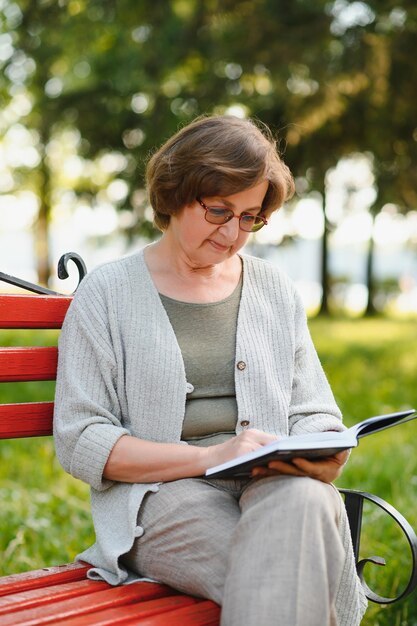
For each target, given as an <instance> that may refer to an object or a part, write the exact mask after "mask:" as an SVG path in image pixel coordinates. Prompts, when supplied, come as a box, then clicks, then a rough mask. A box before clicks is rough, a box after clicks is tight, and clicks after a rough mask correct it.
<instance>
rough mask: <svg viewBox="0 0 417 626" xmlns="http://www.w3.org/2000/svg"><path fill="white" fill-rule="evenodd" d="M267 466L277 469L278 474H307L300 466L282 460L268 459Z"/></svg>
mask: <svg viewBox="0 0 417 626" xmlns="http://www.w3.org/2000/svg"><path fill="white" fill-rule="evenodd" d="M268 468H269V469H272V470H276V471H278V472H279V473H280V474H288V475H290V476H306V475H307V474H306V473H305V471H304V470H303V469H301V468H298V467H295V466H294V465H292V464H291V463H285V462H284V461H270V462H269V463H268Z"/></svg>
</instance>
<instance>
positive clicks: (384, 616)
mask: <svg viewBox="0 0 417 626" xmlns="http://www.w3.org/2000/svg"><path fill="white" fill-rule="evenodd" d="M310 328H311V332H312V335H313V338H314V341H315V344H316V347H317V350H318V352H319V355H320V358H321V360H322V363H323V367H324V369H325V371H326V373H327V376H328V378H329V381H330V383H331V385H332V387H333V391H334V394H335V396H336V399H337V401H338V403H339V405H340V407H341V409H342V411H343V414H344V416H345V421H346V424H347V425H351V424H352V423H354V422H356V421H359V420H362V419H364V418H366V417H369V416H371V415H377V414H380V413H387V412H391V411H398V410H401V409H405V408H408V407H413V406H414V407H417V385H416V384H415V381H416V378H417V333H416V322H415V321H413V320H401V321H399V320H389V319H379V318H377V319H372V320H343V319H314V320H311V321H310ZM28 337H29V338H30V339H32V338H33V339H34V344H40V343H41V342H42V334H41V333H39V332H36V333H28V334H27V335H26V337H25V342H26V341H27V339H28ZM0 339H1V343H2V344H3V345H7V344H9V345H13V344H14V343H15V341H16V333H14V332H6V331H3V332H2V334H1V335H0ZM19 341H20V342H22V343H23V340H22V339H21V335H19ZM0 394H1V401H2V402H6V401H8V400H9V401H13V400H16V399H19V401H25V400H26V399H28V400H29V399H32V398H33V397H34V396H35V398H36V399H38V400H40V399H49V398H51V397H52V395H53V386H52V384H50V383H44V384H39V383H32V384H29V389H28V388H27V386H24V385H23V384H16V385H4V384H3V385H2V387H1V388H0ZM416 429H417V420H416V421H415V422H410V423H409V424H405V425H403V426H399V427H396V428H393V429H390V430H387V431H384V432H382V433H377V434H375V435H373V436H372V437H368V438H366V439H364V440H362V441H361V443H360V446H359V447H358V448H357V449H355V450H353V451H352V455H351V458H350V461H349V464H348V466H347V468H346V469H345V472H344V474H343V476H342V477H341V478H340V479H339V481H338V485H337V486H339V487H348V488H356V489H361V490H363V491H368V492H371V493H375V494H377V495H379V496H380V497H382V498H384V499H386V500H388V501H389V502H391V503H392V504H393V505H394V506H395V507H396V508H397V509H399V510H400V511H401V512H402V514H403V515H405V517H406V518H407V519H408V521H409V522H410V523H411V524H412V526H413V527H414V528H417V507H416V506H415V503H416V501H417V437H416V434H417V430H416ZM34 459H36V462H35V463H34ZM0 495H1V503H2V504H1V508H0V553H1V554H2V559H1V561H0V573H1V574H8V573H14V572H18V571H25V570H28V569H34V568H39V567H44V566H48V565H54V564H59V563H64V562H69V561H71V560H73V559H74V557H75V555H76V554H77V553H79V552H80V551H82V550H83V549H84V548H85V547H87V546H88V545H90V544H91V543H92V542H93V541H94V532H93V528H92V524H91V520H90V513H89V493H88V488H87V486H86V485H84V484H83V483H81V482H80V481H77V480H75V479H73V478H72V477H70V476H68V475H67V474H65V472H64V471H63V470H62V469H61V467H60V466H59V463H58V462H57V460H56V458H55V455H54V450H53V442H52V440H51V439H50V438H42V439H33V440H17V441H11V442H0ZM371 555H378V556H383V557H384V558H385V559H386V561H387V566H386V568H383V569H382V568H379V567H376V566H373V565H368V566H367V568H366V569H365V572H366V578H367V581H368V583H369V584H370V586H371V587H372V588H373V589H375V591H377V592H378V593H380V594H382V595H388V596H389V595H391V594H395V592H396V591H397V590H398V589H399V588H401V585H404V583H405V581H406V580H407V565H408V563H409V561H408V552H407V544H406V542H405V540H403V539H402V537H401V536H400V534H399V533H398V531H397V529H396V527H395V525H394V524H391V523H389V518H388V519H386V516H381V515H379V514H378V511H377V510H375V509H373V508H371V507H367V508H366V522H365V525H364V532H363V540H362V549H361V556H362V557H367V556H371ZM416 605H417V603H416V599H415V595H414V597H413V599H412V600H411V601H407V600H406V601H404V602H400V603H399V604H398V605H395V606H393V607H390V606H386V607H382V608H381V607H379V606H378V605H374V604H370V608H369V609H368V612H367V614H366V617H365V619H364V620H363V622H362V624H363V626H417V606H416Z"/></svg>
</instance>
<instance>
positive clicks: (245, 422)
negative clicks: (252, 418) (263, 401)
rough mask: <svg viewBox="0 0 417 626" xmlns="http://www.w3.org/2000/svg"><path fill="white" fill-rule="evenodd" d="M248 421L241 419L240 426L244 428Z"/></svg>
mask: <svg viewBox="0 0 417 626" xmlns="http://www.w3.org/2000/svg"><path fill="white" fill-rule="evenodd" d="M249 424H250V422H249V420H241V422H240V425H241V426H242V428H246V426H249Z"/></svg>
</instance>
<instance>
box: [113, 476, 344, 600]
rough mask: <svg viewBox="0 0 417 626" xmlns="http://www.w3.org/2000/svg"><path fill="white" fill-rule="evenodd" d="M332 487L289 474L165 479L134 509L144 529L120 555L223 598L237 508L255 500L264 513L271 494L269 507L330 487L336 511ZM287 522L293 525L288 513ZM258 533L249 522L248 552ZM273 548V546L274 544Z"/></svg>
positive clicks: (184, 586) (183, 586) (148, 571)
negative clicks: (258, 476)
mask: <svg viewBox="0 0 417 626" xmlns="http://www.w3.org/2000/svg"><path fill="white" fill-rule="evenodd" d="M306 486H307V487H308V489H306ZM332 491H333V487H330V486H329V485H324V484H323V483H317V481H312V480H311V479H307V480H305V479H301V480H300V479H299V478H295V479H294V478H292V477H279V478H264V479H258V480H252V481H248V480H241V481H239V480H236V481H235V480H221V479H217V480H213V479H212V480H206V479H199V478H196V479H195V478H190V479H183V480H178V481H173V482H169V483H164V484H162V485H160V487H159V491H158V492H157V493H150V494H148V495H147V496H146V498H145V500H144V502H143V504H142V506H141V509H140V511H139V514H138V525H140V526H141V527H142V528H144V531H145V532H144V534H143V535H142V536H141V537H140V538H139V539H137V540H136V541H135V543H134V546H133V548H132V550H131V551H130V552H129V553H128V554H127V555H124V556H123V557H122V559H121V560H122V562H123V563H124V564H125V565H126V566H127V567H129V568H130V569H132V570H133V571H136V572H138V573H140V574H141V575H143V576H146V577H149V578H153V579H155V580H158V581H160V582H164V583H166V584H169V585H171V586H173V587H175V588H176V589H179V590H181V591H185V592H187V593H191V594H193V595H197V596H202V597H207V598H210V599H212V600H215V601H216V602H218V603H219V604H222V599H223V590H224V585H225V580H226V575H227V568H228V563H229V556H230V552H231V547H232V541H234V542H235V543H236V534H238V533H239V529H238V523H239V521H241V517H242V510H241V509H242V508H243V510H245V509H246V508H250V507H252V508H253V509H255V508H256V506H258V505H259V507H260V509H261V512H260V516H261V518H262V510H265V507H266V505H267V500H268V499H269V500H272V501H271V503H270V504H271V507H272V508H271V510H274V508H276V507H279V508H280V509H281V507H283V508H285V509H286V510H288V507H287V504H288V502H287V501H288V498H291V499H295V500H297V498H298V496H297V493H299V494H300V497H301V498H302V499H304V498H306V497H307V495H306V494H307V492H310V493H312V494H313V495H312V498H311V499H312V502H313V506H314V501H315V499H318V500H322V497H323V494H324V493H326V492H328V493H329V494H330V495H329V497H330V499H332V498H334V501H335V511H336V509H337V506H339V507H340V504H336V502H338V495H337V494H336V493H335V494H334V495H332V493H331V492H332ZM280 494H281V496H280ZM316 494H317V498H316ZM252 514H253V512H252ZM268 515H269V514H268ZM254 520H258V521H259V513H255V517H254ZM258 521H254V522H251V521H250V519H249V516H248V523H249V524H251V523H254V524H256V525H258ZM287 523H288V525H290V526H291V520H290V519H288V520H287ZM273 524H274V521H273V520H272V519H271V520H270V526H268V525H267V526H266V529H267V531H266V532H268V534H269V533H270V532H271V533H272V536H271V537H270V538H269V539H270V540H271V541H272V542H273V543H277V538H276V537H274V536H273V535H274V530H273ZM271 525H272V526H271ZM241 526H242V521H241ZM237 529H238V530H237ZM235 531H236V533H235ZM258 534H259V533H257V532H256V530H255V528H253V529H252V532H249V539H248V536H247V535H246V538H245V543H246V544H248V543H253V544H254V545H253V546H252V548H250V546H249V545H246V546H245V549H247V550H248V554H249V553H251V551H252V553H255V554H256V550H257V547H256V542H257V540H258V537H257V535H258ZM234 535H235V537H234ZM237 540H239V539H237ZM259 540H261V541H262V538H259ZM271 550H272V551H274V546H273V545H271ZM248 566H249V567H250V563H249V564H248Z"/></svg>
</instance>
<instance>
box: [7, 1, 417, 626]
mask: <svg viewBox="0 0 417 626" xmlns="http://www.w3.org/2000/svg"><path fill="white" fill-rule="evenodd" d="M416 50H417V4H416V3H415V0H368V1H366V2H365V1H348V0H326V1H324V0H250V1H246V0H242V1H236V0H233V1H232V0H221V1H220V0H164V1H158V0H117V2H116V0H100V1H98V0H19V1H14V0H0V67H1V73H0V102H1V107H0V271H2V272H5V273H7V274H12V275H15V276H18V277H20V278H23V279H25V280H28V281H32V282H36V283H41V284H43V285H48V286H49V287H50V288H52V289H56V290H58V291H60V292H64V293H69V292H71V291H72V290H73V289H75V287H76V284H77V276H76V274H77V272H76V271H75V269H74V271H73V273H74V274H75V275H70V278H69V279H68V280H67V281H66V282H64V283H63V282H62V281H59V280H58V279H57V278H56V266H57V262H58V259H59V257H60V256H61V255H62V254H63V253H65V252H69V251H75V252H77V253H79V254H80V255H81V256H82V257H83V259H84V260H85V262H86V264H87V268H88V269H89V270H90V269H92V268H93V267H95V266H97V265H99V264H100V263H103V262H105V261H108V260H111V259H114V258H116V257H120V256H122V255H125V254H129V253H131V252H133V251H135V250H137V249H139V248H141V247H143V246H144V245H146V243H147V242H149V241H152V240H153V239H154V238H155V237H157V236H158V233H157V231H155V229H154V227H153V225H152V215H151V211H150V207H149V206H148V203H147V199H146V194H145V192H144V188H143V187H144V166H145V163H146V160H147V158H148V157H149V155H150V154H151V153H152V151H153V150H154V149H156V148H157V147H159V146H160V145H161V144H162V143H163V142H164V141H165V140H166V139H167V138H168V137H169V136H170V135H172V134H173V133H174V132H176V131H177V130H178V129H179V128H180V127H181V126H182V125H184V124H186V123H188V122H189V121H191V120H192V119H193V118H195V117H196V116H198V115H201V114H210V113H217V114H232V115H236V116H240V117H245V116H250V117H255V118H257V119H259V120H261V121H262V122H265V123H267V124H268V125H269V126H270V127H271V129H272V130H273V132H274V134H275V136H276V137H277V141H278V144H279V148H280V151H281V152H282V154H283V157H284V160H285V161H286V162H287V163H288V165H289V166H290V168H291V170H292V171H293V174H294V176H295V179H296V189H297V193H296V195H295V197H294V199H293V200H291V202H289V203H288V204H287V205H286V206H285V207H284V208H283V209H281V210H280V211H279V212H278V213H276V214H275V215H274V217H273V219H272V220H271V223H270V225H269V226H268V227H267V228H265V229H263V230H262V231H260V232H259V233H258V234H256V235H253V236H252V238H251V241H250V243H249V244H248V246H247V249H246V251H247V252H249V253H251V254H255V255H257V256H261V257H264V258H267V259H269V260H271V261H272V262H273V263H276V264H277V265H279V266H280V267H281V268H283V269H284V270H285V271H286V272H288V274H289V275H290V276H291V277H292V278H293V279H294V280H295V281H296V283H297V286H298V288H299V290H300V292H301V294H302V296H303V299H304V302H305V304H306V307H307V310H308V312H309V314H310V317H311V331H312V334H313V338H314V340H315V343H316V346H317V349H318V351H319V355H320V358H321V360H322V362H323V365H324V367H325V370H326V373H327V375H328V377H329V380H330V382H331V384H332V387H333V389H334V392H335V396H336V399H337V400H338V402H339V404H340V406H341V408H342V411H343V413H344V415H345V419H346V422H347V424H348V425H349V424H351V423H352V422H354V421H358V420H359V419H364V418H366V417H369V416H370V415H373V414H378V413H383V412H389V411H395V410H400V409H402V408H408V407H410V406H413V405H414V406H417V387H416V384H415V381H416V376H417V359H416V356H415V355H416V352H417V335H416V315H417V114H416V113H417V109H416V102H417V64H416V62H415V55H416ZM69 269H70V267H69ZM0 289H2V290H4V291H11V290H12V289H13V288H12V287H11V286H10V285H6V284H5V283H0ZM15 335H16V334H13V333H8V334H7V333H3V335H2V341H3V343H5V345H8V342H9V344H10V345H15V344H16V341H17V339H16V336H15ZM30 339H31V341H35V342H41V341H43V340H42V339H40V338H38V336H37V335H34V334H32V335H31V338H30ZM19 341H20V340H19ZM35 387H36V388H35ZM35 387H32V388H31V389H30V391H28V392H26V391H24V390H23V388H22V387H20V386H17V387H15V388H14V389H15V390H14V391H13V390H11V389H9V388H7V389H6V387H4V386H2V389H1V393H2V396H1V399H2V401H7V400H9V401H12V400H16V398H19V399H21V400H22V399H24V398H25V393H28V394H29V395H30V397H31V398H33V396H34V394H35V395H36V394H38V393H40V385H39V384H36V386H35ZM16 389H17V391H16ZM48 393H49V394H50V396H51V397H52V396H53V389H52V388H50V389H49V391H48ZM42 399H43V398H42ZM413 429H414V430H413ZM368 439H373V440H374V441H364V442H363V443H361V447H360V449H358V450H357V451H354V452H353V454H352V457H351V461H350V463H349V466H348V468H347V469H346V471H345V473H344V475H343V478H342V479H341V481H342V483H343V486H349V487H356V488H362V489H364V490H367V491H373V492H375V493H377V494H378V495H380V496H382V497H384V498H386V499H388V500H390V501H391V502H392V503H393V504H394V505H395V506H396V507H397V508H399V509H400V510H401V512H402V513H403V514H404V515H405V516H406V517H407V518H408V519H409V520H410V521H411V523H413V524H414V526H415V527H417V510H416V505H415V503H416V499H417V454H416V445H415V443H414V442H415V440H416V437H415V426H414V425H413V423H411V424H408V425H405V426H401V427H399V428H397V429H395V430H393V431H389V432H388V433H381V434H378V435H375V436H374V437H373V438H368ZM33 455H36V456H37V458H38V463H39V465H38V468H39V472H38V474H37V475H34V474H33V469H32V467H33V466H32V465H31V463H32V462H33V461H32V458H33ZM0 458H1V459H2V464H1V465H0V478H1V481H2V482H1V493H2V495H3V496H4V498H3V502H5V503H7V504H6V505H5V506H3V508H2V512H0V531H1V532H0V536H1V539H0V549H1V550H3V552H4V557H3V560H2V563H1V564H0V569H1V568H3V570H4V572H7V573H11V572H13V571H17V570H25V569H28V568H29V567H40V566H41V565H43V564H44V565H48V564H55V563H57V562H58V561H57V553H58V554H59V556H60V558H61V562H65V560H68V559H72V558H74V556H75V554H77V552H80V551H81V550H82V549H83V548H84V547H85V545H86V544H88V543H89V542H90V541H91V536H92V527H91V520H90V517H89V510H88V493H87V490H86V488H85V485H82V484H81V483H79V482H78V481H74V480H73V479H70V478H69V477H68V476H66V475H64V473H63V472H62V470H61V469H60V468H59V466H58V464H57V462H56V459H55V456H54V453H53V445H52V442H51V441H46V443H45V442H39V441H36V442H29V441H21V442H10V443H7V444H4V445H2V447H1V451H0ZM6 470H7V471H6ZM22 478H23V482H25V486H24V487H23V488H21V487H20V486H18V485H20V484H21V479H22ZM399 478H401V480H399ZM340 486H342V484H341V485H340ZM29 488H30V491H25V489H29ZM45 493H49V495H47V496H46V495H45ZM46 509H48V514H46ZM367 515H368V528H369V529H370V530H368V532H367V533H366V537H365V539H364V550H366V552H367V554H366V556H368V555H369V554H370V553H372V554H381V553H382V554H383V555H385V556H386V558H387V560H388V561H389V563H391V569H390V568H389V567H388V566H387V570H388V573H387V574H385V575H383V578H382V582H381V583H380V585H381V586H380V588H379V589H377V591H378V592H379V593H382V594H384V595H387V594H389V593H393V594H394V593H395V592H398V590H399V589H400V588H401V586H402V585H403V584H404V580H405V579H406V576H407V558H406V556H407V555H406V546H404V545H403V544H401V540H400V538H398V537H397V536H396V534H395V532H396V531H395V530H392V529H387V527H386V526H385V522H383V521H381V520H380V518H379V517H378V516H377V515H376V513H375V512H374V511H372V510H371V511H369V514H368V513H367ZM63 536H65V541H62V537H63ZM404 554H405V555H406V556H405V557H404ZM404 558H405V560H404ZM376 569H378V568H373V570H376ZM370 576H371V581H372V583H373V584H374V586H375V585H376V586H378V584H379V583H377V580H379V579H378V576H380V574H379V573H378V572H377V574H370ZM387 586H388V591H387ZM364 624H366V625H367V626H380V625H386V626H416V625H417V607H416V601H415V594H414V599H413V598H412V599H410V600H409V601H406V602H403V603H400V604H399V605H395V606H394V607H385V608H379V607H377V606H375V605H374V606H372V607H371V609H370V610H369V612H368V614H367V617H366V619H365V621H364Z"/></svg>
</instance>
